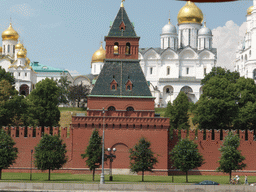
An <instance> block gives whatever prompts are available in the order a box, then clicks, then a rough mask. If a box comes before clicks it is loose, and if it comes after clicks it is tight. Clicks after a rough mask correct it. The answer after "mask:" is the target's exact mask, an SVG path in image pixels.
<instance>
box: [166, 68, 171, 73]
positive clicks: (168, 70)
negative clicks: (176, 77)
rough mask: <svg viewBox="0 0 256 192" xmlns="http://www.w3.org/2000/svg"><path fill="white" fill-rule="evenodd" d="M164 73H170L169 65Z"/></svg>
mask: <svg viewBox="0 0 256 192" xmlns="http://www.w3.org/2000/svg"><path fill="white" fill-rule="evenodd" d="M166 75H170V67H167V72H166Z"/></svg>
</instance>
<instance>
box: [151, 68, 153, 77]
mask: <svg viewBox="0 0 256 192" xmlns="http://www.w3.org/2000/svg"><path fill="white" fill-rule="evenodd" d="M152 74H153V67H150V75H152Z"/></svg>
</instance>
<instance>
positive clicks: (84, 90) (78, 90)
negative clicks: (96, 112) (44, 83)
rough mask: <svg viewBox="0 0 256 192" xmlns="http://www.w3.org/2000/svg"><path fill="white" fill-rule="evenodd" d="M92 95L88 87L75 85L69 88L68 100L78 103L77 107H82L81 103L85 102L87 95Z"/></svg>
mask: <svg viewBox="0 0 256 192" xmlns="http://www.w3.org/2000/svg"><path fill="white" fill-rule="evenodd" d="M89 93H90V88H89V86H87V85H83V84H82V83H81V84H80V85H73V86H70V87H69V94H68V98H69V100H70V101H71V102H72V103H73V105H74V103H77V107H80V103H81V101H82V100H83V101H84V102H85V100H86V97H87V95H88V94H89Z"/></svg>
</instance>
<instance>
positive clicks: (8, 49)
mask: <svg viewBox="0 0 256 192" xmlns="http://www.w3.org/2000/svg"><path fill="white" fill-rule="evenodd" d="M7 47H8V48H7V51H8V53H9V52H10V45H8V46H7Z"/></svg>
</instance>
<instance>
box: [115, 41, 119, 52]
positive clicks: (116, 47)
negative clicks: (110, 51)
mask: <svg viewBox="0 0 256 192" xmlns="http://www.w3.org/2000/svg"><path fill="white" fill-rule="evenodd" d="M114 54H119V45H118V43H117V42H115V44H114Z"/></svg>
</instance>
